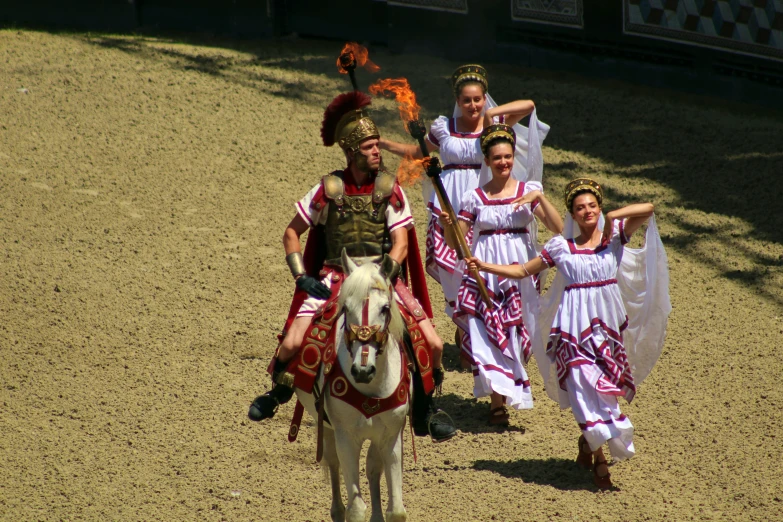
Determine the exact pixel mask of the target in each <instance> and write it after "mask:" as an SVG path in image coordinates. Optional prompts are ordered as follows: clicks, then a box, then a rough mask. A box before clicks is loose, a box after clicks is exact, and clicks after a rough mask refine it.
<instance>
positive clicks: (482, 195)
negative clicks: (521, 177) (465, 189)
mask: <svg viewBox="0 0 783 522" xmlns="http://www.w3.org/2000/svg"><path fill="white" fill-rule="evenodd" d="M524 192H525V184H524V183H523V182H521V181H517V193H516V195H514V196H511V197H510V198H503V199H490V198H489V197H488V196H487V193H486V192H484V189H483V188H481V187H479V188H477V189H476V194H478V197H479V198H481V202H482V203H484V205H508V204H509V203H512V202H513V201H514V200H515V199H518V198H521V197H522V195H523V194H524Z"/></svg>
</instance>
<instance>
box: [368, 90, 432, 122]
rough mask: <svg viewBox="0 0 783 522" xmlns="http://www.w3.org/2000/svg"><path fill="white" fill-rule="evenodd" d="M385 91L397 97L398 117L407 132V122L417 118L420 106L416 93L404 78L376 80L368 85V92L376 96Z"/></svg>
mask: <svg viewBox="0 0 783 522" xmlns="http://www.w3.org/2000/svg"><path fill="white" fill-rule="evenodd" d="M386 91H388V92H390V93H391V94H392V95H394V97H395V98H396V99H397V107H398V108H399V109H400V118H402V123H403V126H405V132H407V131H408V129H407V126H406V125H407V123H408V122H409V121H412V120H418V119H419V111H420V110H421V107H419V104H418V103H416V93H414V92H413V90H412V89H411V86H410V85H409V84H408V80H407V79H405V78H396V79H390V78H389V79H386V80H378V81H377V82H375V83H373V84H372V85H370V92H371V93H373V94H375V95H376V96H377V95H384V94H385V93H386Z"/></svg>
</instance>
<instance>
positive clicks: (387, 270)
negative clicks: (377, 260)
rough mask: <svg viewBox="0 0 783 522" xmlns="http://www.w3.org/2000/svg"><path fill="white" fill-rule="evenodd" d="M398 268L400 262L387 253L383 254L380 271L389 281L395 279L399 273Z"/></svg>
mask: <svg viewBox="0 0 783 522" xmlns="http://www.w3.org/2000/svg"><path fill="white" fill-rule="evenodd" d="M400 270H402V267H401V266H400V264H399V263H398V262H397V261H395V260H394V258H393V257H391V256H390V255H389V254H384V256H383V260H382V261H381V273H383V275H384V276H386V278H387V279H388V280H389V281H392V282H394V281H395V280H396V279H397V276H399V275H400Z"/></svg>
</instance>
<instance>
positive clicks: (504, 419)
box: [489, 406, 509, 426]
mask: <svg viewBox="0 0 783 522" xmlns="http://www.w3.org/2000/svg"><path fill="white" fill-rule="evenodd" d="M508 419H509V415H508V409H507V408H506V407H505V406H498V407H497V408H492V409H491V410H489V423H490V424H491V425H492V426H508Z"/></svg>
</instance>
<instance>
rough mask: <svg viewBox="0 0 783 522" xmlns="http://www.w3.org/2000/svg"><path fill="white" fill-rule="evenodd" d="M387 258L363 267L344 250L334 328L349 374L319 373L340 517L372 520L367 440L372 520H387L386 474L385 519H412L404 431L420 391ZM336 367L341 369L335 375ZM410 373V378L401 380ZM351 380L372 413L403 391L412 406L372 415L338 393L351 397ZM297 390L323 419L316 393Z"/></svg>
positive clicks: (340, 360) (326, 460) (326, 450)
mask: <svg viewBox="0 0 783 522" xmlns="http://www.w3.org/2000/svg"><path fill="white" fill-rule="evenodd" d="M384 261H385V262H383V263H381V266H378V265H376V264H374V263H366V264H364V265H362V266H357V264H356V263H355V262H354V261H353V260H351V259H350V258H349V257H348V256H347V255H346V254H345V251H343V255H342V264H343V268H344V270H345V273H346V274H347V277H346V279H345V281H344V282H343V285H342V287H341V288H340V297H339V301H338V303H339V307H340V308H339V312H338V313H339V316H338V319H337V320H336V321H335V323H334V326H333V328H334V331H335V343H334V346H335V347H336V350H337V360H336V361H335V365H339V366H340V369H341V370H342V375H341V376H339V377H337V378H334V376H333V375H331V373H330V376H331V377H332V379H330V381H331V383H330V382H329V381H327V382H326V385H324V383H325V378H324V371H322V372H321V374H320V375H319V377H318V389H320V390H323V396H324V410H325V412H326V414H327V416H328V421H329V424H331V426H329V425H328V424H325V426H324V429H323V442H322V443H323V460H322V461H321V465H322V466H323V467H324V468H325V470H328V472H329V477H330V482H331V486H332V506H331V510H330V514H331V517H332V521H333V522H337V521H340V522H342V521H343V520H345V521H346V522H359V521H361V522H364V517H365V512H366V510H367V505H366V504H365V502H364V500H363V499H362V495H361V488H360V486H359V458H360V454H361V450H362V445H363V444H364V441H366V440H369V441H370V448H369V450H368V452H367V475H368V479H369V482H370V500H371V506H372V516H371V517H370V522H384V513H383V507H382V505H381V473H384V474H385V475H386V485H387V487H388V495H389V503H388V506H387V510H386V516H385V521H386V522H402V521H405V520H407V512H406V511H405V507H404V506H403V504H402V431H403V428H404V427H405V417H406V415H407V413H408V407H409V403H410V396H411V393H412V391H413V390H412V384H411V381H410V378H408V377H407V372H408V368H407V367H403V360H404V359H403V356H402V338H403V337H402V336H403V331H404V328H405V325H404V322H403V319H402V316H401V315H400V312H399V309H398V308H397V303H396V302H395V297H394V292H393V285H392V283H391V282H390V281H389V279H388V277H387V276H386V274H387V273H388V272H389V270H390V269H391V266H390V265H389V264H388V260H387V259H384ZM335 370H337V368H336V367H335V368H333V369H332V373H334V371H335ZM326 371H327V372H328V371H329V370H326ZM403 375H405V376H406V379H407V381H406V380H404V379H401V376H403ZM343 377H344V381H347V384H348V386H352V387H353V388H355V390H356V391H358V392H360V393H361V395H363V396H365V397H368V398H370V399H368V400H366V401H365V403H364V407H365V409H366V411H367V412H368V413H370V412H372V411H373V405H380V404H381V401H378V400H376V399H383V398H387V397H389V398H391V397H392V396H398V397H401V398H402V399H404V403H403V404H401V405H399V406H397V407H394V408H392V409H388V410H387V411H380V409H379V410H378V413H377V414H372V416H370V417H367V416H366V415H365V414H364V413H362V412H361V411H359V409H358V407H357V406H352V405H351V404H348V403H347V402H345V401H344V400H341V399H339V398H337V396H336V395H339V396H343V397H346V396H347V395H345V391H344V388H343V386H344V383H343V382H338V381H339V380H340V379H341V378H343ZM406 382H407V386H406ZM395 394H396V395H395ZM296 395H297V397H298V399H299V401H300V402H301V403H302V404H303V405H304V407H305V409H306V410H307V411H308V413H310V415H312V416H313V418H316V419H317V418H318V414H317V408H316V404H315V400H314V397H313V395H311V394H309V393H305V392H302V391H300V390H299V389H297V390H296ZM387 404H389V403H387ZM340 471H342V474H343V480H344V481H345V486H346V489H347V493H348V507H347V510H346V508H345V506H344V505H343V502H342V495H341V494H340Z"/></svg>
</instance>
